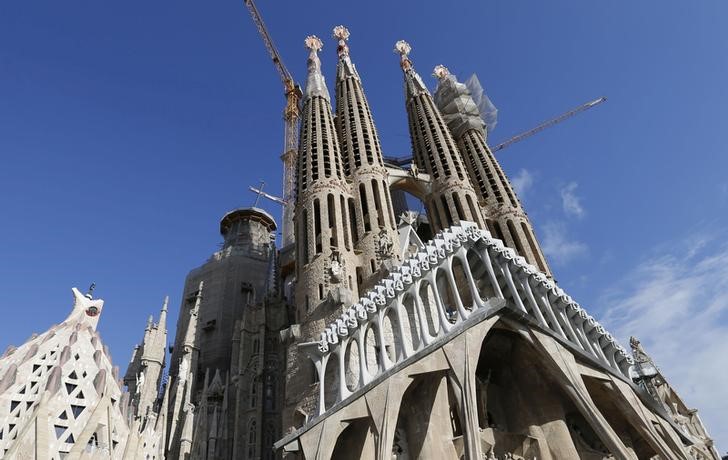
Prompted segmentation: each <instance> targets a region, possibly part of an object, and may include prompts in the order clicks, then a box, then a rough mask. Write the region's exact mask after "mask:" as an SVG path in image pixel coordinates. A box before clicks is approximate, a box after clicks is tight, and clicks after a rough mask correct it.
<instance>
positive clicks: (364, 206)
mask: <svg viewBox="0 0 728 460" xmlns="http://www.w3.org/2000/svg"><path fill="white" fill-rule="evenodd" d="M359 202H360V203H361V211H362V217H363V218H364V231H365V232H369V231H371V230H372V225H371V223H370V222H369V203H368V202H367V191H366V189H365V188H364V184H359Z"/></svg>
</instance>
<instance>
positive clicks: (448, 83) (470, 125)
mask: <svg viewBox="0 0 728 460" xmlns="http://www.w3.org/2000/svg"><path fill="white" fill-rule="evenodd" d="M434 75H435V76H436V77H437V79H438V85H437V90H436V91H435V98H434V100H435V103H436V104H437V108H438V109H439V110H440V112H441V113H442V114H443V118H444V119H445V121H446V122H447V126H448V128H449V129H450V132H451V133H452V135H453V136H454V137H455V140H456V141H457V144H458V148H459V149H460V152H462V154H463V156H464V159H465V164H466V167H467V172H468V176H469V177H470V181H471V183H472V184H473V185H474V186H475V191H476V193H477V194H478V204H479V206H480V207H481V209H482V213H483V216H484V217H485V221H486V225H487V227H488V230H489V231H490V233H491V234H492V235H493V236H494V237H496V238H498V239H500V240H503V243H504V244H505V245H507V246H509V247H511V248H513V249H515V250H516V252H518V255H520V256H523V257H524V258H525V259H526V260H527V261H528V262H529V263H530V264H532V265H534V266H536V267H538V268H539V269H540V270H541V271H542V272H544V273H546V274H547V275H549V276H551V270H550V269H549V266H548V264H547V263H546V258H545V257H544V254H543V250H542V249H541V246H540V245H539V243H538V240H537V239H536V235H535V233H534V231H533V226H532V225H531V222H530V220H529V219H528V215H527V214H526V211H524V209H523V207H522V205H521V202H520V201H519V200H518V197H517V196H516V192H515V191H514V190H513V187H512V186H511V183H510V182H509V181H508V178H507V177H506V174H505V172H503V168H501V166H500V164H499V163H498V161H497V160H496V159H495V156H494V155H493V152H491V150H490V147H488V144H487V143H486V136H487V131H486V130H485V123H484V122H483V120H482V118H481V117H480V113H479V111H478V107H477V106H476V104H475V101H474V100H473V98H472V96H471V94H470V91H469V90H468V88H467V87H466V86H465V85H464V84H463V83H460V82H458V80H457V78H455V76H454V75H452V74H451V73H450V71H449V70H448V69H447V67H445V66H443V65H438V66H437V67H435V70H434Z"/></svg>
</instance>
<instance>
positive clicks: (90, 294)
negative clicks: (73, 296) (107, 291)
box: [85, 283, 96, 300]
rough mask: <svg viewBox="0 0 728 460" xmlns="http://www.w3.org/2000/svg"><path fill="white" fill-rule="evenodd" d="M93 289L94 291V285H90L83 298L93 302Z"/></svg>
mask: <svg viewBox="0 0 728 460" xmlns="http://www.w3.org/2000/svg"><path fill="white" fill-rule="evenodd" d="M94 289H96V283H91V286H89V287H88V291H87V292H86V294H85V297H86V298H87V299H88V300H93V298H94V295H93V294H94Z"/></svg>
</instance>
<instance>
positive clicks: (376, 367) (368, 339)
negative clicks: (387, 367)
mask: <svg viewBox="0 0 728 460" xmlns="http://www.w3.org/2000/svg"><path fill="white" fill-rule="evenodd" d="M377 327H378V326H377V324H376V323H374V322H370V323H369V324H368V325H367V327H366V329H365V331H364V337H363V339H364V350H363V351H364V353H363V355H364V363H365V364H366V370H367V374H369V375H370V376H372V377H374V376H375V375H377V374H379V372H380V366H381V363H380V359H379V343H378V340H377V330H376V328H377Z"/></svg>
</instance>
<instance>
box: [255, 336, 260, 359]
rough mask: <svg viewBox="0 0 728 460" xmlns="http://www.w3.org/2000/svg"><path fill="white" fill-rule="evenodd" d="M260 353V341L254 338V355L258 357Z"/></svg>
mask: <svg viewBox="0 0 728 460" xmlns="http://www.w3.org/2000/svg"><path fill="white" fill-rule="evenodd" d="M258 353H260V339H259V338H258V337H255V338H253V354H254V355H257V354H258Z"/></svg>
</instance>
